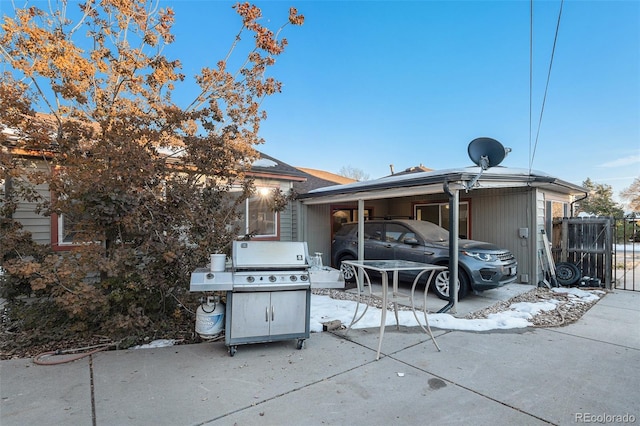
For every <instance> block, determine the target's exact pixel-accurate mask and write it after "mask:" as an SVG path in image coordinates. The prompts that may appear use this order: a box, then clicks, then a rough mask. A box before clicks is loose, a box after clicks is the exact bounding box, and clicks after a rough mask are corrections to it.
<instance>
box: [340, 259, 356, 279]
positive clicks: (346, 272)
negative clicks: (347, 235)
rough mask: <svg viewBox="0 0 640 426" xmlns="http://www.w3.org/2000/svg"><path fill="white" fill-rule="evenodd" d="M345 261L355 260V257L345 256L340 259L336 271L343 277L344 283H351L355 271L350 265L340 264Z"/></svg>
mask: <svg viewBox="0 0 640 426" xmlns="http://www.w3.org/2000/svg"><path fill="white" fill-rule="evenodd" d="M345 260H356V258H355V257H353V256H351V255H349V254H347V255H344V256H342V257H341V258H340V264H339V265H338V269H340V272H342V276H344V280H345V281H346V282H353V281H355V279H356V275H355V269H354V268H352V267H351V266H350V265H344V264H343V263H342V262H343V261H345Z"/></svg>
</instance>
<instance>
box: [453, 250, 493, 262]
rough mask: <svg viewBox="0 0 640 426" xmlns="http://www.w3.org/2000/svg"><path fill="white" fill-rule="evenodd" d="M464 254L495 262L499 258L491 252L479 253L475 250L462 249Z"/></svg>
mask: <svg viewBox="0 0 640 426" xmlns="http://www.w3.org/2000/svg"><path fill="white" fill-rule="evenodd" d="M462 254H464V255H466V256H469V257H473V258H474V259H478V260H481V261H483V262H495V261H496V260H498V256H496V255H495V254H491V253H477V252H473V251H462Z"/></svg>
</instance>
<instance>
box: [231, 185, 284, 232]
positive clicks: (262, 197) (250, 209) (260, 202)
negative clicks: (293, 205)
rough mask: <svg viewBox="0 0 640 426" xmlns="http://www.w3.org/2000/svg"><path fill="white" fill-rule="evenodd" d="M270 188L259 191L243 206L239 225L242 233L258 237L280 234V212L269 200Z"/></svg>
mask: <svg viewBox="0 0 640 426" xmlns="http://www.w3.org/2000/svg"><path fill="white" fill-rule="evenodd" d="M270 196H271V191H270V190H268V189H267V190H265V191H257V193H256V195H253V196H252V197H250V198H248V199H247V200H245V202H244V206H243V207H241V208H240V209H241V210H240V212H241V215H242V218H241V219H240V221H239V223H238V225H239V228H240V235H252V236H253V237H257V238H261V237H262V238H275V237H277V236H278V213H277V212H275V211H273V206H272V203H270V202H269V201H270V200H269V197H270Z"/></svg>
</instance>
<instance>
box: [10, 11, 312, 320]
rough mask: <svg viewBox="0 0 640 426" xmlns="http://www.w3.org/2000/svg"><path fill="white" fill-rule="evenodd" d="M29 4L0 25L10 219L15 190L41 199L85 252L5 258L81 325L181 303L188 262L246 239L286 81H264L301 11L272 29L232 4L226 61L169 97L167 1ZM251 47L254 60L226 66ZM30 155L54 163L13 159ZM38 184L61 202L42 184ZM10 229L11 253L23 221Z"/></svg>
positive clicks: (177, 69) (175, 84) (177, 66)
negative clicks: (241, 208) (273, 98)
mask: <svg viewBox="0 0 640 426" xmlns="http://www.w3.org/2000/svg"><path fill="white" fill-rule="evenodd" d="M35 4H36V6H25V7H23V8H17V9H15V10H14V14H13V15H11V16H9V15H5V16H4V18H3V21H2V27H1V32H0V46H1V47H0V54H1V55H2V58H3V60H4V63H5V69H6V70H8V71H6V72H5V73H4V75H3V76H2V81H0V124H2V125H3V126H4V129H5V132H3V133H2V136H0V138H1V139H0V142H1V143H2V147H3V149H2V151H1V154H0V166H1V169H0V171H1V172H2V176H0V179H2V180H5V181H6V182H10V183H11V185H5V187H10V188H11V191H7V193H3V194H0V196H2V197H3V200H4V201H5V202H4V203H0V205H2V208H3V211H2V212H1V213H2V217H3V220H5V221H7V222H11V214H12V211H14V210H15V206H16V200H17V199H25V197H32V199H34V200H38V202H39V203H38V209H39V210H40V211H42V212H44V213H45V214H47V215H63V216H64V218H65V223H70V224H73V231H74V233H73V235H74V236H73V239H74V243H75V244H76V245H77V246H78V247H81V249H79V250H73V251H72V252H70V253H69V254H68V255H62V254H59V252H52V251H50V252H48V253H46V254H39V255H30V256H24V255H22V254H21V253H18V252H17V250H18V248H15V250H13V249H11V248H7V249H6V250H3V253H4V254H5V256H4V258H3V259H0V260H1V261H2V262H3V267H4V268H5V269H6V270H7V271H8V273H9V274H10V275H11V276H12V277H14V278H16V277H17V278H19V279H21V280H22V283H25V282H27V283H29V285H30V287H31V291H35V292H44V293H46V294H49V295H51V296H52V297H53V298H54V300H55V301H56V303H57V304H58V306H60V307H62V308H63V309H64V310H65V312H66V313H67V315H68V316H69V317H70V318H72V319H75V320H77V323H76V326H78V327H92V326H99V327H101V328H102V329H103V330H122V332H123V333H126V332H131V330H135V329H138V328H141V327H145V326H147V325H149V324H150V322H152V314H153V313H154V312H159V313H161V314H162V313H164V312H166V310H168V309H171V308H172V307H175V306H176V304H175V303H171V302H174V299H175V300H177V298H176V297H175V295H176V294H179V293H180V292H184V291H185V290H186V289H187V288H188V277H189V274H190V272H191V271H193V269H194V268H195V267H196V266H198V264H201V263H202V262H203V261H204V260H205V259H207V256H208V254H209V253H214V252H224V251H225V250H228V246H229V244H230V241H231V240H232V239H234V238H235V237H236V236H237V228H235V227H234V226H233V225H234V223H235V221H236V219H237V218H238V210H237V206H238V205H239V204H240V203H242V201H243V200H244V199H246V197H247V196H249V195H250V194H251V192H252V191H253V187H252V185H251V181H250V180H249V179H247V178H246V172H247V169H248V167H249V165H250V164H251V163H252V161H253V160H254V159H255V158H256V155H257V152H256V151H255V149H254V148H253V146H254V145H257V144H260V143H262V142H263V141H262V139H261V138H260V137H259V129H260V123H261V121H262V120H264V119H265V118H266V113H265V112H264V111H263V110H261V109H260V103H261V102H262V100H263V99H264V98H265V97H267V96H270V95H273V94H276V93H278V92H280V91H281V83H280V82H279V81H278V80H276V79H275V78H273V77H271V76H269V75H268V70H269V68H270V67H271V66H272V65H273V64H274V63H275V58H276V57H277V56H278V55H280V54H282V53H283V52H284V50H285V47H286V45H287V40H286V39H284V38H282V39H280V38H279V34H280V31H281V30H282V29H283V27H284V26H286V25H287V24H292V25H301V24H302V23H303V21H304V17H303V16H302V15H299V14H298V13H297V11H296V9H294V8H291V9H290V11H289V19H288V22H287V23H286V24H285V25H283V26H282V27H280V29H278V31H277V32H276V33H274V32H272V31H271V30H269V29H268V28H267V27H265V26H262V25H261V24H260V23H259V21H260V18H261V10H260V9H259V8H257V7H256V6H253V5H251V4H249V3H237V4H235V5H234V6H233V7H234V9H235V11H236V12H237V14H238V15H239V17H240V19H241V22H240V23H239V32H238V34H237V35H236V36H235V38H234V39H233V41H232V42H231V46H230V49H229V51H228V54H227V56H226V57H225V58H223V59H222V60H220V61H218V62H217V63H216V64H215V65H213V66H204V67H203V68H202V70H201V71H200V73H199V74H198V75H196V76H195V78H194V81H195V83H197V85H198V87H199V94H198V95H197V96H196V97H195V98H194V99H193V100H192V102H190V103H188V104H187V105H178V104H177V103H175V102H174V100H173V94H174V93H176V92H177V91H178V90H180V88H181V87H183V85H184V84H186V82H188V81H189V80H188V79H187V77H186V76H185V75H184V74H182V73H181V63H180V61H179V60H178V59H173V58H168V57H166V56H164V55H163V53H162V52H163V48H164V47H166V46H168V45H169V44H171V43H173V42H174V36H173V34H172V33H171V29H172V25H173V23H174V20H175V19H176V16H174V12H173V10H172V9H171V8H166V9H160V8H159V6H158V4H159V2H158V1H149V0H119V1H112V0H106V1H100V2H98V1H96V0H87V1H86V2H84V3H80V4H77V3H75V2H67V1H62V2H57V3H55V4H57V5H58V7H59V9H55V10H44V9H41V8H39V7H37V5H39V4H41V3H37V2H36V3H35ZM50 5H51V4H50ZM73 6H77V7H78V9H71V8H72V7H73ZM247 33H248V34H251V35H253V41H251V39H250V38H248V39H244V35H245V34H247ZM243 43H245V44H246V43H248V44H249V46H247V49H248V51H249V53H248V55H247V56H246V58H244V59H243V60H240V61H239V62H237V61H230V59H231V58H232V57H233V56H234V54H235V53H236V52H237V51H238V47H239V46H241V45H243ZM230 63H240V64H241V65H239V67H238V68H236V69H230V68H229V66H230V65H229V64H230ZM24 152H30V153H37V154H38V155H39V156H40V158H41V162H42V163H44V164H45V167H44V168H42V167H38V168H32V167H30V163H29V162H28V161H26V160H25V158H24V157H22V156H19V155H15V154H16V153H24ZM43 183H46V184H47V185H48V187H49V188H50V190H51V191H52V194H54V195H55V196H54V197H52V198H51V200H48V199H44V198H41V197H40V198H39V197H38V193H37V191H35V185H36V184H43ZM2 229H3V235H2V236H0V238H2V245H3V247H5V248H6V244H7V243H8V242H9V241H11V239H10V238H8V234H9V232H10V230H15V229H16V227H10V226H6V227H4V228H2ZM11 232H13V231H11ZM16 253H17V254H16ZM171 296H173V297H171ZM91 321H93V322H92V323H91Z"/></svg>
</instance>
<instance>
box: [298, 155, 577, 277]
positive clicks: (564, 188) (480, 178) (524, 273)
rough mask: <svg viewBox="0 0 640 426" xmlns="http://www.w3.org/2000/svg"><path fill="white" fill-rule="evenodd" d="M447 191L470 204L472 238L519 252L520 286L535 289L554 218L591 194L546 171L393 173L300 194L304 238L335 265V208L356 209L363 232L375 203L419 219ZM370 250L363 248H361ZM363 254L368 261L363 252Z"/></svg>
mask: <svg viewBox="0 0 640 426" xmlns="http://www.w3.org/2000/svg"><path fill="white" fill-rule="evenodd" d="M471 185H473V186H472V187H471ZM468 188H472V190H469V189H468ZM447 189H448V190H449V192H452V193H454V196H455V194H459V196H460V197H461V198H463V199H465V200H467V201H466V202H468V203H469V205H470V211H469V218H468V220H469V222H470V223H473V227H472V229H473V230H472V232H471V235H469V238H474V239H479V240H483V241H488V242H492V243H494V244H497V245H499V246H502V247H505V248H508V249H509V250H511V251H512V252H513V253H514V255H515V256H516V259H517V260H518V265H519V275H518V280H517V282H521V283H529V284H532V283H533V284H535V283H537V282H538V281H539V280H540V276H541V273H542V272H541V269H540V266H539V264H538V261H537V259H538V251H539V250H540V249H542V247H543V245H542V244H543V242H542V237H541V231H542V230H544V229H545V228H546V227H547V225H548V224H550V223H551V219H552V217H554V216H558V215H560V216H571V215H572V212H573V203H574V202H575V201H577V200H579V199H581V198H584V197H585V196H586V194H587V190H586V189H585V188H583V187H581V186H578V185H575V184H572V183H570V182H567V181H564V180H562V179H559V178H557V177H554V176H551V175H549V174H546V173H544V172H540V171H534V170H528V169H518V168H509V167H499V166H498V167H492V168H490V169H488V170H484V171H483V170H482V169H481V167H466V168H461V169H448V170H440V171H430V172H417V173H411V174H402V175H397V176H396V175H391V176H387V177H384V178H381V179H376V180H372V181H364V182H355V183H351V184H346V185H336V186H329V187H325V188H320V189H316V190H313V191H310V192H308V193H306V194H301V195H299V196H298V198H297V202H298V206H297V216H298V236H299V238H300V239H301V240H304V241H307V242H308V244H309V250H310V251H312V252H321V253H326V255H325V256H324V257H325V259H329V258H330V252H331V237H332V234H331V223H332V206H336V205H340V206H345V205H349V206H353V208H354V209H356V210H357V220H358V222H359V224H360V226H363V224H364V220H365V211H366V210H367V208H368V207H367V204H369V209H370V210H372V209H375V212H376V214H375V216H380V217H384V216H405V217H406V216H414V215H413V207H414V206H415V205H416V203H418V202H422V201H425V200H426V201H430V200H440V201H441V202H444V201H447V200H450V199H451V196H450V195H449V194H447V192H446V191H447ZM454 204H455V205H457V204H458V203H457V201H456V202H455V203H454ZM471 205H472V208H471ZM558 209H560V212H559V213H558ZM360 231H361V232H359V234H360V235H362V229H361V230H360ZM362 247H363V244H362V242H360V244H359V250H362ZM359 254H360V258H362V254H363V253H362V252H360V253H359Z"/></svg>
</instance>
